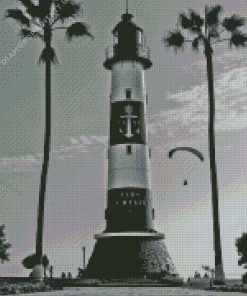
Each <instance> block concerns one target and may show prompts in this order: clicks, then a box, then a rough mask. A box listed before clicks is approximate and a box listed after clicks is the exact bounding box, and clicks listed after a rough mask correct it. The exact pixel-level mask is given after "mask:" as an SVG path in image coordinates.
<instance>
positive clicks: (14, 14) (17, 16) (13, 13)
mask: <svg viewBox="0 0 247 296" xmlns="http://www.w3.org/2000/svg"><path fill="white" fill-rule="evenodd" d="M6 12H7V14H6V15H5V17H10V18H12V19H14V20H16V21H18V22H20V23H21V24H22V25H26V26H27V27H29V26H30V20H29V19H28V18H27V17H26V16H25V15H24V14H23V12H22V11H21V10H20V9H18V8H16V9H7V11H6Z"/></svg>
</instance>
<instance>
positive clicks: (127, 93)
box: [125, 88, 131, 99]
mask: <svg viewBox="0 0 247 296" xmlns="http://www.w3.org/2000/svg"><path fill="white" fill-rule="evenodd" d="M125 91H126V99H131V89H130V88H126V90H125Z"/></svg>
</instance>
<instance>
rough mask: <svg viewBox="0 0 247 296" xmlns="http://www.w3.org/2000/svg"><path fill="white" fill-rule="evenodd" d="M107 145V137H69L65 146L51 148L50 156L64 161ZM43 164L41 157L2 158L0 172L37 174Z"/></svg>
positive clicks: (38, 155) (0, 159) (40, 155)
mask: <svg viewBox="0 0 247 296" xmlns="http://www.w3.org/2000/svg"><path fill="white" fill-rule="evenodd" d="M107 143H108V137H107V136H94V135H89V136H84V135H80V136H76V137H70V138H69V139H68V143H67V145H65V146H61V147H56V148H52V149H51V152H50V155H51V158H53V159H58V160H64V159H67V158H72V157H74V156H76V155H78V154H80V153H87V152H89V151H90V150H91V149H97V148H99V147H102V145H103V146H106V145H107ZM42 162H43V155H42V154H36V155H25V156H19V157H2V158H0V172H5V171H6V169H8V170H9V171H13V172H23V171H26V172H39V171H40V170H41V166H42Z"/></svg>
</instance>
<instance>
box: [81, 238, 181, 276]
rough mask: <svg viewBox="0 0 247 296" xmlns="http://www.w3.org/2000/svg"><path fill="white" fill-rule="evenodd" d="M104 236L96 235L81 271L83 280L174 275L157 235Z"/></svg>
mask: <svg viewBox="0 0 247 296" xmlns="http://www.w3.org/2000/svg"><path fill="white" fill-rule="evenodd" d="M105 234H106V236H104V233H103V234H102V235H99V236H98V239H97V242H96V244H95V247H94V251H93V253H92V255H91V258H90V260H89V263H88V266H87V269H86V271H85V277H86V278H94V279H128V278H143V277H144V278H145V277H146V278H161V277H166V276H167V275H171V276H174V277H177V276H178V274H177V271H176V269H175V266H174V264H173V262H172V260H171V257H170V256H169V254H168V252H167V249H166V246H165V244H164V241H163V240H162V239H159V238H158V236H159V234H157V235H155V234H154V235H152V234H150V235H149V234H148V233H147V234H148V236H127V235H128V234H126V236H111V235H110V234H107V233H105ZM120 234H121V233H119V235H120ZM96 237H97V236H96Z"/></svg>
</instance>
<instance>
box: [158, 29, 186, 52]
mask: <svg viewBox="0 0 247 296" xmlns="http://www.w3.org/2000/svg"><path fill="white" fill-rule="evenodd" d="M163 41H164V43H165V45H166V46H168V47H174V49H179V48H182V47H183V45H184V41H185V39H184V37H183V35H182V34H181V32H180V31H175V32H171V31H170V32H169V36H168V37H167V38H164V39H163Z"/></svg>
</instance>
